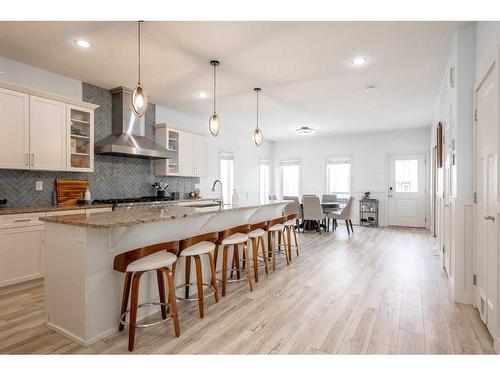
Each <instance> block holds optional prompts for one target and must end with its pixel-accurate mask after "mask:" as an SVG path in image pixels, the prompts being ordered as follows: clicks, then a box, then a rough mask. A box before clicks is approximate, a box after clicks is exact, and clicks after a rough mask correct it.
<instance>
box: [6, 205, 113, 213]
mask: <svg viewBox="0 0 500 375" xmlns="http://www.w3.org/2000/svg"><path fill="white" fill-rule="evenodd" d="M108 207H109V208H111V207H113V205H112V204H104V203H95V204H78V205H74V206H54V205H43V206H30V207H2V208H0V215H15V214H30V213H35V212H53V211H71V210H85V209H92V208H108Z"/></svg>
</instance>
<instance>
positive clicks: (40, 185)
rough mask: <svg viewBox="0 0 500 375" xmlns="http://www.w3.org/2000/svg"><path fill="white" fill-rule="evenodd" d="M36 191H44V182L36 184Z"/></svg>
mask: <svg viewBox="0 0 500 375" xmlns="http://www.w3.org/2000/svg"><path fill="white" fill-rule="evenodd" d="M35 190H36V191H42V190H43V181H36V182H35Z"/></svg>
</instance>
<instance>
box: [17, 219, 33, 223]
mask: <svg viewBox="0 0 500 375" xmlns="http://www.w3.org/2000/svg"><path fill="white" fill-rule="evenodd" d="M25 221H31V219H14V223H23V222H25Z"/></svg>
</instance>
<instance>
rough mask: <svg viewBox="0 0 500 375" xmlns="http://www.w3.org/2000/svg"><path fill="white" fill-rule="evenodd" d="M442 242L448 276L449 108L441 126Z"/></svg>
mask: <svg viewBox="0 0 500 375" xmlns="http://www.w3.org/2000/svg"><path fill="white" fill-rule="evenodd" d="M443 138H444V139H443V150H444V155H443V158H444V163H443V230H442V235H443V242H442V248H441V251H442V253H443V257H442V258H443V267H444V269H445V270H446V273H447V274H448V276H452V274H451V272H452V271H451V251H452V248H451V228H452V226H451V208H452V207H451V205H452V200H451V197H452V192H451V188H452V172H453V167H452V164H453V161H452V158H453V153H452V152H453V151H452V149H451V108H450V113H449V114H448V116H447V118H446V120H445V121H444V124H443Z"/></svg>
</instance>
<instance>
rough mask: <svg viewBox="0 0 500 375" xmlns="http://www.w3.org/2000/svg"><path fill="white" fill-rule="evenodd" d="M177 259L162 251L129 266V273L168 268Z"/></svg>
mask: <svg viewBox="0 0 500 375" xmlns="http://www.w3.org/2000/svg"><path fill="white" fill-rule="evenodd" d="M176 260H177V257H176V256H175V255H174V254H172V253H168V252H166V251H160V252H158V253H154V254H151V255H148V256H145V257H144V258H141V259H138V260H136V261H134V262H132V263H130V264H129V265H128V266H127V272H141V271H151V270H156V269H159V268H162V267H168V266H171V265H172V264H174V263H175V261H176Z"/></svg>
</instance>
